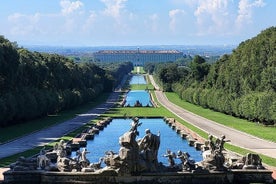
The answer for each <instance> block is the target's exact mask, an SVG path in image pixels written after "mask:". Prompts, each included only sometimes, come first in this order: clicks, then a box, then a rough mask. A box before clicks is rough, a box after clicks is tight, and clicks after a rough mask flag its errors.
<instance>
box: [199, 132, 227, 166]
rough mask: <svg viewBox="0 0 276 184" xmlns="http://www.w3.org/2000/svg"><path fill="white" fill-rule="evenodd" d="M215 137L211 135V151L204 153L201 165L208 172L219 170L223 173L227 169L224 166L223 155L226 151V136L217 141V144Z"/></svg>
mask: <svg viewBox="0 0 276 184" xmlns="http://www.w3.org/2000/svg"><path fill="white" fill-rule="evenodd" d="M212 138H213V136H212V135H209V137H208V139H209V146H210V150H207V151H204V152H203V153H202V156H203V161H202V162H201V163H200V165H201V166H202V168H204V169H207V170H217V171H223V170H225V169H226V167H225V166H224V162H225V157H224V155H223V153H222V151H223V150H224V143H225V142H227V140H225V136H224V135H222V136H221V137H220V138H217V139H216V143H215V144H214V143H213V140H212Z"/></svg>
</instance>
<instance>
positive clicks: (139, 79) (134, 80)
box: [129, 75, 147, 84]
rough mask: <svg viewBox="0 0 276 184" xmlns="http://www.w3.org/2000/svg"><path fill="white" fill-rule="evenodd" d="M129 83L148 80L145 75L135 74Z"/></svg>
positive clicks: (140, 82)
mask: <svg viewBox="0 0 276 184" xmlns="http://www.w3.org/2000/svg"><path fill="white" fill-rule="evenodd" d="M129 84H147V81H146V79H145V76H144V75H133V76H132V77H131V79H130V81H129Z"/></svg>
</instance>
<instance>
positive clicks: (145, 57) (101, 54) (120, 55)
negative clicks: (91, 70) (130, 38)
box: [93, 49, 183, 65]
mask: <svg viewBox="0 0 276 184" xmlns="http://www.w3.org/2000/svg"><path fill="white" fill-rule="evenodd" d="M93 57H94V59H95V60H97V61H100V62H118V61H130V62H132V63H133V64H134V65H144V64H145V62H168V61H176V60H177V59H178V58H181V57H183V52H179V51H176V50H139V49H137V50H101V51H98V52H95V53H94V54H93Z"/></svg>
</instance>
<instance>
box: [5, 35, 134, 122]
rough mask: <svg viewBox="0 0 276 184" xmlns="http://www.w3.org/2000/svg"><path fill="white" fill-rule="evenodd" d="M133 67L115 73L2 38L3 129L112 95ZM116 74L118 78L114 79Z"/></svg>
mask: <svg viewBox="0 0 276 184" xmlns="http://www.w3.org/2000/svg"><path fill="white" fill-rule="evenodd" d="M132 68H133V66H132V64H131V63H117V65H116V66H115V65H114V67H113V68H112V70H107V69H104V68H103V67H100V66H97V65H96V64H94V63H91V62H83V63H75V62H73V61H72V60H70V59H68V58H66V57H63V56H60V55H57V54H47V53H39V52H30V51H28V50H27V49H24V48H19V47H18V46H17V45H16V44H15V43H12V42H10V41H9V40H7V39H5V38H4V37H3V36H0V112H1V113H0V126H2V127H3V126H8V125H11V124H16V123H22V122H24V121H27V120H31V119H34V118H38V117H42V116H46V115H47V114H52V113H57V112H59V111H61V110H65V109H70V108H73V107H75V106H78V105H80V104H83V103H87V102H89V101H91V100H93V99H95V98H97V97H98V96H99V95H100V94H102V93H103V92H110V91H111V90H112V89H113V87H114V86H115V85H117V83H118V82H119V81H118V79H120V78H122V77H123V76H124V75H125V74H127V73H129V72H130V71H131V70H132ZM115 74H116V75H115Z"/></svg>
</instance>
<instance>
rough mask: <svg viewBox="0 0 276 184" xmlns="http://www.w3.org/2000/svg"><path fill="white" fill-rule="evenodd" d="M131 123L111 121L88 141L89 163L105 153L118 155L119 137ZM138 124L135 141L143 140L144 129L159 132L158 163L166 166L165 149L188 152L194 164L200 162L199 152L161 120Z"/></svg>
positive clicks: (127, 129)
mask: <svg viewBox="0 0 276 184" xmlns="http://www.w3.org/2000/svg"><path fill="white" fill-rule="evenodd" d="M131 122H132V120H131V119H113V120H112V122H111V123H110V124H109V125H108V126H107V127H106V128H105V129H104V130H103V131H101V132H100V134H99V135H96V136H95V138H94V139H93V140H88V141H87V147H86V148H87V150H88V151H90V153H89V154H87V158H88V159H89V160H90V162H97V161H98V160H99V158H100V157H102V156H104V155H105V152H106V151H113V152H115V153H118V151H119V149H120V145H119V137H120V136H122V135H123V134H124V133H125V132H127V131H129V129H130V123H131ZM139 122H141V123H142V125H141V126H139V127H138V131H139V136H138V137H137V139H139V138H143V136H144V135H145V129H150V130H151V132H152V133H153V134H157V133H158V131H160V134H161V135H160V139H161V144H160V148H159V152H158V161H159V162H162V163H163V164H164V165H168V161H167V158H166V157H164V156H163V155H164V154H165V153H166V150H167V149H170V150H171V151H173V152H175V153H176V152H177V151H178V150H181V151H182V152H188V153H189V154H190V155H191V157H192V158H193V159H194V160H195V161H196V162H198V161H201V160H202V155H201V151H198V150H196V149H195V148H194V147H190V146H189V145H188V142H187V141H186V140H185V139H182V138H181V137H180V135H179V134H177V133H176V132H175V131H174V130H173V129H171V127H169V126H168V125H167V124H166V123H165V122H164V120H163V119H162V118H154V119H140V120H139ZM175 162H176V163H180V160H179V159H175Z"/></svg>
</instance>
